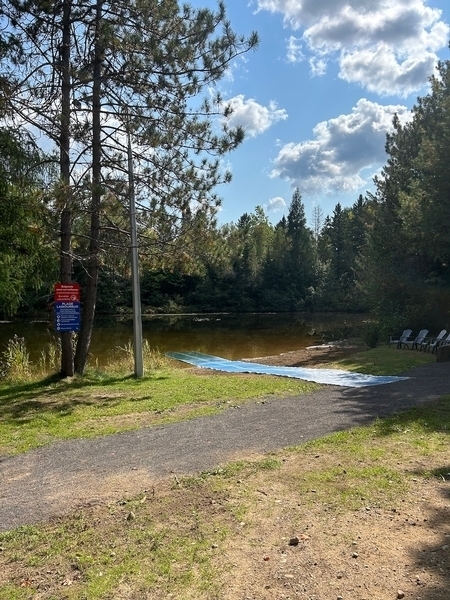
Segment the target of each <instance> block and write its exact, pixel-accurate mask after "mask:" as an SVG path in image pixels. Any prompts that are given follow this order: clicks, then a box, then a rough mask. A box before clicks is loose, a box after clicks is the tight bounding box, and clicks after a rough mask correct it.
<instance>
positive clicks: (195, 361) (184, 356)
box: [167, 352, 408, 387]
mask: <svg viewBox="0 0 450 600" xmlns="http://www.w3.org/2000/svg"><path fill="white" fill-rule="evenodd" d="M167 356H170V357H171V358H176V359H177V360H180V361H182V362H186V363H189V364H190V365H194V366H196V367H202V368H204V369H215V370H216V371H226V372H227V373H260V374H262V375H279V376H281V377H294V378H295V379H303V380H305V381H313V382H315V383H327V384H329V385H341V386H346V387H365V386H368V385H381V384H384V383H394V382H396V381H401V380H403V379H408V377H388V376H386V377H384V376H377V375H364V373H352V372H351V371H342V370H340V369H304V368H302V367H275V366H271V365H261V364H259V363H253V362H247V361H244V360H227V359H226V358H220V357H218V356H210V355H209V354H201V353H200V352H167Z"/></svg>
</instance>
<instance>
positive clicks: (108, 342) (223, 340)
mask: <svg viewBox="0 0 450 600" xmlns="http://www.w3.org/2000/svg"><path fill="white" fill-rule="evenodd" d="M363 318H364V317H363V316H362V315H356V316H355V315H336V314H333V315H307V316H306V315H291V314H282V315H280V314H258V315H248V314H246V315H235V314H233V315H228V314H215V315H204V314H202V315H181V316H180V315H176V316H175V315H170V316H153V317H147V318H144V320H143V325H142V326H143V336H144V338H145V339H146V340H148V343H149V344H150V346H151V347H152V348H154V349H157V350H159V351H160V352H168V351H189V350H195V351H197V352H204V353H206V354H214V355H216V356H222V357H224V358H228V359H240V358H256V357H259V356H269V355H273V354H280V353H281V352H288V351H290V350H298V349H300V348H305V347H306V346H310V345H313V344H316V343H320V342H322V341H323V340H324V339H325V340H330V339H339V338H342V337H348V336H351V335H353V334H354V333H355V331H356V330H357V329H358V326H360V325H361V324H362V321H363ZM14 335H18V336H19V337H23V338H25V341H26V345H27V348H28V350H29V352H30V355H31V360H36V359H37V358H38V357H39V352H40V349H41V348H42V347H43V346H45V345H46V344H48V343H49V342H51V341H52V340H54V339H55V337H56V334H55V332H54V331H53V329H52V327H51V326H50V325H49V323H47V322H45V321H15V322H4V323H0V351H1V350H2V349H3V348H4V346H5V344H6V343H7V341H8V340H9V339H11V338H12V337H13V336H14ZM132 337H133V324H132V321H131V319H130V320H123V319H120V320H119V319H115V318H110V319H108V320H99V321H98V322H97V324H96V327H95V329H94V333H93V339H92V344H91V354H92V358H93V359H94V360H96V361H98V363H99V364H105V363H106V362H107V360H108V358H109V357H110V356H111V353H114V352H118V350H117V349H118V348H119V347H123V346H125V344H127V343H128V342H131V340H132Z"/></svg>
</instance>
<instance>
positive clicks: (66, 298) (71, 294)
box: [55, 283, 80, 302]
mask: <svg viewBox="0 0 450 600" xmlns="http://www.w3.org/2000/svg"><path fill="white" fill-rule="evenodd" d="M79 301H80V284H79V283H55V302H79Z"/></svg>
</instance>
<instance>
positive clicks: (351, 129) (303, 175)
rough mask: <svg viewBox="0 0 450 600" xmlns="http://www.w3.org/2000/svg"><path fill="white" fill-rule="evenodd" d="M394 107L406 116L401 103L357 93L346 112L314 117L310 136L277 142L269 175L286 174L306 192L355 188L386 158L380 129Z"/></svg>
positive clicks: (388, 128)
mask: <svg viewBox="0 0 450 600" xmlns="http://www.w3.org/2000/svg"><path fill="white" fill-rule="evenodd" d="M395 113H397V114H398V116H399V118H400V121H401V122H406V121H408V120H409V119H410V118H411V112H410V111H409V110H408V109H407V108H406V107H405V106H401V105H399V106H394V105H390V106H382V105H380V104H377V103H375V102H370V101H369V100H366V99H365V98H362V99H361V100H359V101H358V103H357V104H356V106H355V107H354V108H353V109H352V112H351V113H350V114H346V115H340V116H339V117H336V118H334V119H330V120H329V121H322V122H321V123H318V124H317V125H316V127H315V128H314V130H313V132H314V138H313V139H311V140H307V141H305V142H300V143H294V142H291V143H289V144H286V145H285V146H284V147H283V148H281V150H280V151H279V153H278V156H277V158H276V159H275V162H274V169H273V170H272V172H271V177H281V178H283V179H287V180H289V181H290V182H291V184H292V185H298V186H299V188H300V189H301V191H302V192H305V193H308V194H311V195H317V194H324V193H325V194H327V193H344V192H350V191H355V190H358V189H360V188H361V187H362V186H364V185H365V184H366V183H367V182H368V181H369V180H371V179H372V177H373V175H374V173H375V172H376V170H377V169H378V168H379V166H380V165H381V164H382V163H385V162H386V154H385V151H384V145H385V141H386V133H387V132H389V131H391V130H392V119H393V116H394V114H395ZM363 171H364V174H363Z"/></svg>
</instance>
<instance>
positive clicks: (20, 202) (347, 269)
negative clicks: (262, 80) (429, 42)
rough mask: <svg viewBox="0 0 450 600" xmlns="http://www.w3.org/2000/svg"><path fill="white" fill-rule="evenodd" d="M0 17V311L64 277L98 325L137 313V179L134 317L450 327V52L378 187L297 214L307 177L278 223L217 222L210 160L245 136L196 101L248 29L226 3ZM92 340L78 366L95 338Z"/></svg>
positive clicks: (26, 303)
mask: <svg viewBox="0 0 450 600" xmlns="http://www.w3.org/2000/svg"><path fill="white" fill-rule="evenodd" d="M0 18H1V19H2V22H5V21H7V22H8V27H6V28H5V27H4V28H3V29H2V31H1V33H0V56H1V58H2V71H1V72H0V88H1V91H2V93H1V97H0V98H1V99H0V115H1V117H2V119H1V123H2V124H1V126H0V315H2V316H3V317H4V318H6V317H10V316H29V315H34V314H36V313H39V312H42V311H45V310H47V309H48V307H49V305H50V304H51V301H52V290H53V285H54V283H55V282H57V281H62V282H66V283H68V282H78V283H80V284H81V289H82V302H83V303H85V304H86V305H87V306H89V307H90V309H89V310H90V311H91V312H90V313H87V314H86V315H85V316H84V319H85V320H86V319H87V320H88V321H90V322H91V323H92V322H93V318H94V313H95V314H120V313H126V312H129V311H130V310H131V306H132V287H131V267H130V234H129V231H130V224H129V196H130V190H131V186H132V190H133V194H134V195H135V197H136V207H137V208H136V217H137V227H138V240H139V257H140V275H141V300H142V307H143V313H144V314H145V313H147V314H152V313H156V312H160V313H161V312H162V313H173V312H227V311H231V312H255V311H256V312H267V311H271V312H299V311H340V312H341V311H348V312H369V313H371V314H372V315H373V318H374V319H375V320H377V322H379V323H381V324H382V325H383V328H384V329H386V331H387V330H389V331H394V330H398V329H400V328H402V327H406V326H410V327H414V328H416V327H417V326H418V325H419V326H420V325H424V326H425V325H426V326H429V328H430V329H432V328H437V329H441V328H442V327H448V326H449V325H450V314H449V306H450V302H449V301H450V235H449V223H450V162H449V156H450V61H445V62H443V63H441V64H439V66H438V69H437V71H436V74H435V75H433V76H431V77H430V89H429V92H428V94H426V95H424V96H423V97H419V98H418V99H417V102H416V104H415V106H414V107H413V109H412V111H411V119H410V120H409V121H407V122H406V123H401V122H400V121H399V119H397V118H394V122H393V130H392V133H390V134H389V135H388V136H387V139H386V164H385V166H384V167H383V169H382V171H381V172H380V174H379V176H378V177H376V179H375V182H374V183H375V187H374V192H373V193H367V194H366V195H365V196H363V195H360V196H359V197H357V198H355V201H354V203H353V205H352V206H350V207H342V206H341V205H340V204H339V203H337V204H336V206H335V208H334V210H333V213H332V214H330V215H324V214H323V212H322V210H321V208H320V205H316V206H315V207H314V209H313V214H312V215H310V216H308V217H307V215H306V214H305V206H304V203H303V201H302V192H301V182H300V183H299V187H297V188H296V189H295V190H293V194H292V198H291V201H290V205H289V209H288V212H287V216H286V217H283V218H282V219H281V220H280V221H279V222H278V223H276V224H272V223H271V222H270V221H269V218H268V216H267V215H266V214H265V211H264V209H263V208H262V206H257V207H255V210H254V212H253V213H251V214H249V213H245V214H243V215H242V216H241V217H240V218H239V219H238V220H237V222H236V223H234V222H233V223H227V224H221V225H219V224H218V220H217V214H218V210H219V208H220V197H219V196H218V195H217V194H218V190H219V191H220V185H226V183H227V181H229V179H230V174H229V173H223V172H222V171H221V169H220V162H219V159H220V157H221V156H223V155H225V154H226V153H228V152H232V150H233V149H234V148H235V147H237V145H239V144H240V143H241V142H242V140H243V136H244V133H243V131H242V130H241V129H240V128H236V129H231V128H228V127H227V124H226V117H227V114H229V110H230V108H229V107H227V106H226V103H224V102H223V100H222V99H221V98H220V96H217V97H216V98H215V99H214V100H211V99H208V98H206V99H205V98H201V100H199V103H198V105H197V104H196V102H197V99H198V98H200V96H201V92H202V90H204V89H205V87H206V86H211V85H213V84H214V82H215V81H218V80H219V79H220V78H221V77H223V75H224V72H225V69H226V67H227V64H228V63H229V61H231V60H232V59H233V58H234V57H236V56H238V55H239V54H242V53H244V52H249V51H253V50H254V49H255V48H256V47H257V44H258V39H257V35H256V34H252V36H250V37H249V38H244V37H241V36H239V35H237V34H235V33H234V32H233V31H232V30H231V28H230V25H229V23H228V21H227V20H226V13H225V7H224V6H223V4H222V3H219V5H218V10H217V12H211V11H209V10H194V9H191V8H189V7H188V6H183V7H182V8H180V7H179V6H178V3H177V2H173V1H172V0H170V1H169V2H163V3H161V2H140V1H137V0H136V1H135V0H133V1H132V2H127V3H125V2H122V1H121V0H120V1H118V2H117V3H113V4H108V3H106V2H103V1H102V0H98V1H97V2H85V1H83V0H79V1H72V0H63V1H62V2H60V3H54V2H48V1H45V2H44V1H43V0H34V1H26V2H25V1H21V0H13V1H9V2H4V3H2V8H1V12H0ZM149 32H151V35H150V33H149ZM180 40H183V43H181V42H180ZM36 48H40V49H41V50H42V52H36V51H35V50H36ZM44 50H45V51H44ZM167 57H170V60H169V59H168V58H167ZM149 73H150V74H151V75H150V76H149V75H148V74H149ZM217 119H222V121H221V122H222V124H223V126H222V129H221V133H219V134H218V133H217V131H216V128H215V127H214V126H213V125H214V123H215V122H216V121H217ZM35 131H40V132H41V133H42V135H45V138H46V139H47V140H49V141H50V142H51V147H53V148H55V150H54V151H53V150H50V151H46V150H44V149H42V144H39V141H40V138H39V136H37V135H35V134H34V132H35ZM31 132H33V133H31ZM130 161H131V162H132V164H133V165H134V170H135V179H134V180H133V182H131V181H130V179H129V172H130V171H129V166H130ZM262 201H263V200H262ZM84 344H85V347H84V350H83V348H82V349H81V351H80V352H81V355H80V356H81V358H80V360H79V365H78V369H77V358H76V357H75V369H76V370H78V371H81V372H82V370H83V357H82V355H83V354H86V353H87V348H88V346H89V332H88V334H87V338H86V340H85V342H84ZM66 370H67V371H68V372H70V370H71V368H70V366H69V368H68V369H66Z"/></svg>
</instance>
